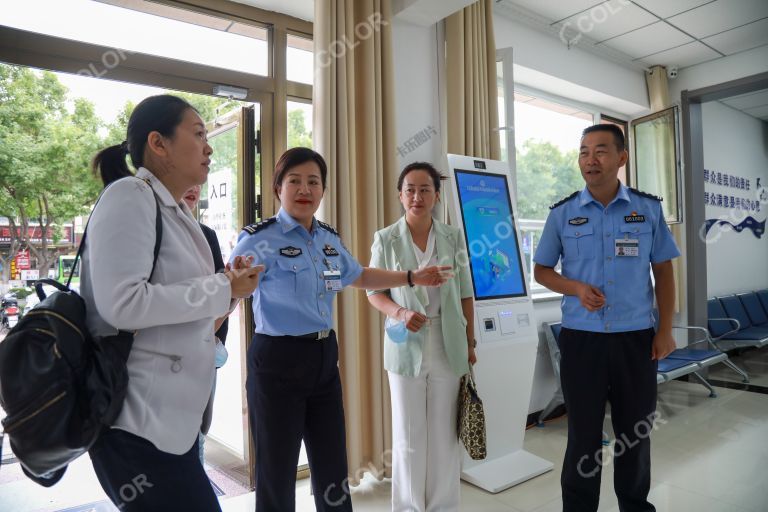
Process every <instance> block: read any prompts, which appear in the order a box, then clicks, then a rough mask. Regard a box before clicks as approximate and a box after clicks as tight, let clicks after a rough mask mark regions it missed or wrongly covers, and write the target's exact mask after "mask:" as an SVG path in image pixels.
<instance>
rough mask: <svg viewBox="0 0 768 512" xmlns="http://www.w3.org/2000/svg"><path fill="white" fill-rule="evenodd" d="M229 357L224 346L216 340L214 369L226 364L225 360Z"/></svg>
mask: <svg viewBox="0 0 768 512" xmlns="http://www.w3.org/2000/svg"><path fill="white" fill-rule="evenodd" d="M228 357H229V352H227V348H226V347H225V346H224V344H223V343H222V342H220V341H219V340H218V339H217V340H216V360H215V363H214V364H215V365H216V368H221V367H222V366H224V363H226V362H227V358H228Z"/></svg>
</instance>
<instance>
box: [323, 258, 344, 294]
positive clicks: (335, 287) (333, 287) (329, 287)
mask: <svg viewBox="0 0 768 512" xmlns="http://www.w3.org/2000/svg"><path fill="white" fill-rule="evenodd" d="M323 263H325V266H326V267H328V270H324V271H323V281H324V282H325V291H327V292H340V291H341V289H342V286H341V271H339V270H338V269H334V268H332V266H331V262H330V261H328V258H323Z"/></svg>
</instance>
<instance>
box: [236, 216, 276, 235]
mask: <svg viewBox="0 0 768 512" xmlns="http://www.w3.org/2000/svg"><path fill="white" fill-rule="evenodd" d="M275 222H277V218H276V217H270V218H268V219H264V220H263V221H261V222H257V223H255V224H248V225H247V226H245V227H244V228H243V231H245V232H246V233H248V234H249V235H253V234H255V233H258V232H259V231H261V230H262V229H264V228H266V227H267V226H269V225H270V224H274V223H275Z"/></svg>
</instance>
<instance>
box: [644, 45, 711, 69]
mask: <svg viewBox="0 0 768 512" xmlns="http://www.w3.org/2000/svg"><path fill="white" fill-rule="evenodd" d="M720 56H721V55H720V54H719V53H717V52H716V51H713V50H712V49H711V48H707V45H704V44H701V43H700V42H698V41H694V42H692V43H688V44H684V45H683V46H678V47H677V48H672V49H669V50H665V51H663V52H659V53H656V54H654V55H649V56H647V57H645V58H643V59H641V62H644V63H645V64H647V65H648V66H655V65H656V64H661V65H663V66H677V67H678V68H684V67H687V66H694V65H696V64H701V63H702V62H705V61H708V60H712V59H716V58H718V57H720Z"/></svg>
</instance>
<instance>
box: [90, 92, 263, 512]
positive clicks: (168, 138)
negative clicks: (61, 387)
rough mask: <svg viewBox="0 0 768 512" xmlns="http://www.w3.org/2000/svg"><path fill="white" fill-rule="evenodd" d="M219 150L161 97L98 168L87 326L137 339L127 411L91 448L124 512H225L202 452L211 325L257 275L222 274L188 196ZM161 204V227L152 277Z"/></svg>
mask: <svg viewBox="0 0 768 512" xmlns="http://www.w3.org/2000/svg"><path fill="white" fill-rule="evenodd" d="M212 152H213V150H212V149H211V146H209V145H208V141H207V138H206V130H205V125H204V123H203V121H202V119H201V118H200V116H199V115H198V113H197V112H196V111H195V109H194V108H192V107H191V106H190V105H189V104H188V103H187V102H186V101H184V100H182V99H181V98H178V97H175V96H170V95H161V96H152V97H150V98H147V99H145V100H144V101H142V102H141V103H139V104H138V105H137V106H136V108H135V110H134V111H133V114H132V115H131V118H130V120H129V122H128V130H127V137H126V140H125V142H123V143H122V144H119V145H115V146H110V147H108V148H106V149H104V150H102V151H101V152H99V153H98V154H97V155H96V157H95V158H94V161H93V166H94V171H98V173H99V174H100V175H101V179H102V181H103V182H104V185H105V186H107V188H106V190H105V191H104V193H103V194H102V197H101V199H100V200H99V202H98V204H97V206H96V208H94V211H93V213H92V214H91V218H90V220H89V223H88V229H87V237H86V242H85V250H84V252H83V258H82V272H81V293H82V296H83V298H84V299H85V302H86V308H87V312H88V315H87V321H88V328H89V330H90V332H91V334H92V335H94V336H98V337H105V336H109V335H113V334H116V332H117V331H118V330H123V331H135V333H136V334H135V336H134V342H133V348H132V349H131V353H130V356H129V358H128V363H127V367H128V375H129V383H128V390H127V395H126V398H125V401H124V403H123V408H122V411H121V412H120V415H119V416H118V418H117V420H116V421H115V423H114V425H113V426H112V428H109V429H106V430H105V432H104V433H103V434H102V435H101V436H100V437H99V440H98V441H97V442H96V444H95V445H94V446H93V447H92V448H91V450H90V456H91V460H92V462H93V467H94V470H95V472H96V475H97V476H98V478H99V482H100V483H101V486H102V487H103V489H104V491H105V492H106V494H107V495H108V496H109V498H110V499H111V500H112V502H113V503H114V504H115V505H116V506H117V507H118V508H119V509H120V510H122V511H123V512H126V511H129V512H130V511H142V512H144V511H150V510H158V511H159V510H162V511H166V510H184V511H210V510H214V511H216V510H220V508H219V504H218V500H217V498H216V495H215V494H214V492H213V489H212V487H211V485H210V483H209V481H208V478H207V476H206V474H205V471H204V470H203V466H202V464H201V463H200V458H199V456H198V446H197V445H198V441H197V439H198V432H199V431H200V423H201V420H202V416H203V411H204V409H205V406H206V403H207V401H208V397H209V395H210V391H211V385H212V383H213V376H214V371H215V369H214V356H215V346H216V344H215V342H214V324H215V321H216V320H217V319H219V318H222V317H225V316H226V315H227V314H228V312H229V311H231V309H232V306H233V303H234V302H235V301H236V300H237V299H239V298H242V297H247V296H249V295H250V294H251V293H252V292H253V290H254V289H255V288H256V285H257V283H258V274H259V272H260V271H261V270H262V268H261V267H254V268H250V264H249V263H248V262H244V261H237V262H236V268H235V270H232V269H230V268H229V267H228V268H227V271H226V272H224V273H219V274H216V273H215V272H214V265H213V259H212V256H211V251H210V248H209V246H208V243H207V241H206V239H205V236H204V235H203V233H202V231H201V230H200V227H199V225H198V223H197V222H196V221H195V219H194V218H193V216H192V214H191V212H190V211H189V208H188V207H187V206H186V205H185V204H184V202H183V201H182V197H183V195H184V193H185V192H186V191H187V190H188V189H189V188H191V187H192V186H194V185H201V184H202V183H204V182H205V181H206V179H207V176H208V166H209V164H210V156H211V153H212ZM128 156H130V159H131V163H132V164H133V167H134V168H136V169H137V171H136V173H135V174H134V173H133V172H132V171H131V170H130V168H129V167H128V164H127V162H126V157H128ZM156 199H157V201H158V202H159V207H160V215H161V220H162V225H163V232H162V238H161V244H160V253H159V256H158V258H157V263H156V266H155V268H154V272H153V273H152V268H153V267H152V265H153V259H154V254H153V252H154V246H155V221H156V215H157V213H156V212H157V204H156ZM150 273H151V278H150Z"/></svg>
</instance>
